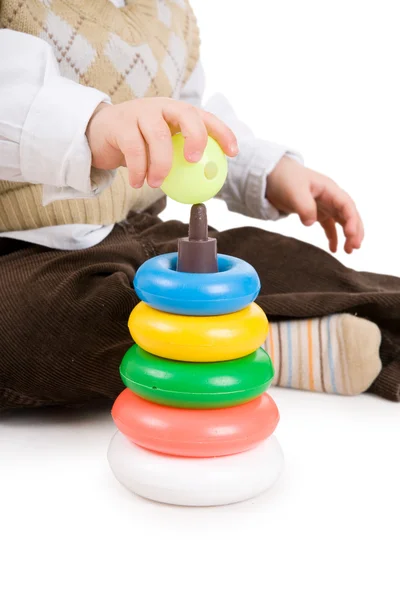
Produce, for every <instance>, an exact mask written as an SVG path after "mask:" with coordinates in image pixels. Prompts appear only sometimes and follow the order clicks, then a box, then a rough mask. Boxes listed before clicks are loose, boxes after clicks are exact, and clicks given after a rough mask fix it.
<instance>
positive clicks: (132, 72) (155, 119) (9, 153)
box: [0, 0, 400, 409]
mask: <svg viewBox="0 0 400 600" xmlns="http://www.w3.org/2000/svg"><path fill="white" fill-rule="evenodd" d="M0 27H1V29H0V304H1V307H2V308H1V312H0V408H2V409H4V408H10V407H11V408H13V407H28V406H44V405H52V406H54V405H64V406H79V405H90V404H96V403H99V402H101V401H105V402H106V403H112V402H113V401H114V399H115V398H116V396H117V395H118V394H119V392H120V391H121V389H122V383H121V380H120V377H119V372H118V366H119V363H120V360H121V358H122V356H123V355H124V353H125V352H126V350H127V349H128V347H129V346H130V345H131V343H132V342H131V338H130V335H129V332H128V328H127V320H128V316H129V314H130V312H131V310H132V308H133V306H134V305H135V303H137V302H138V299H137V297H136V295H135V292H134V290H133V288H132V281H133V278H134V275H135V272H136V270H137V269H138V267H139V266H140V265H141V264H142V263H143V262H144V261H145V260H147V259H149V258H151V257H152V256H155V255H156V254H159V253H164V252H170V251H174V250H176V246H177V239H178V238H179V237H183V236H185V235H186V230H187V226H186V225H184V224H183V223H179V222H177V221H173V222H162V221H161V220H160V219H159V217H158V216H157V215H158V214H159V213H160V212H161V210H162V209H163V207H164V205H165V198H164V195H163V193H162V192H161V190H160V186H161V185H162V182H163V180H164V178H165V177H166V175H167V174H168V172H169V169H170V167H171V160H172V145H171V134H173V133H175V132H178V131H180V132H182V133H183V135H184V137H185V156H186V158H187V160H189V161H192V162H196V161H198V160H199V159H200V158H201V156H202V153H203V151H204V148H205V145H206V141H207V135H211V136H212V137H213V138H214V139H215V140H216V141H217V142H218V143H219V144H220V146H221V147H222V149H223V150H224V152H225V153H226V155H227V156H228V157H229V174H228V178H227V181H226V184H225V185H224V187H223V189H222V190H221V193H220V197H221V198H222V199H223V200H225V201H226V203H227V205H228V207H229V209H230V210H233V211H236V212H240V213H242V214H244V215H249V216H252V217H257V218H260V219H272V220H275V219H278V218H282V217H284V216H285V215H288V214H290V213H296V214H298V215H299V217H300V219H301V221H302V223H303V224H304V225H306V226H309V225H312V224H313V223H316V222H319V224H320V225H321V226H322V227H323V229H324V231H325V233H326V236H327V238H328V241H329V248H330V250H331V251H332V252H335V251H336V249H337V245H338V238H337V233H336V226H337V225H339V226H340V227H342V229H343V232H344V236H345V250H346V252H348V253H351V252H352V251H353V250H354V249H357V248H359V247H360V245H361V243H362V240H363V236H364V232H363V225H362V221H361V219H360V216H359V214H358V211H357V208H356V206H355V204H354V202H353V200H352V199H351V198H350V197H349V195H348V194H347V193H346V192H344V191H343V190H342V189H340V187H338V186H337V185H336V184H335V183H334V182H333V181H332V180H330V179H329V178H327V177H325V176H324V175H321V174H320V173H316V172H314V171H312V170H310V169H307V168H305V167H304V166H303V164H302V160H301V157H300V156H299V155H298V154H297V153H295V152H293V151H292V150H291V149H289V148H286V147H283V146H280V145H278V144H274V143H270V142H267V141H264V140H260V139H258V138H256V137H255V136H254V135H253V134H252V132H251V131H250V130H249V129H248V128H247V127H246V126H245V125H244V124H243V123H242V122H240V121H238V119H237V118H236V116H235V114H234V113H233V111H232V109H231V107H230V106H229V104H228V103H227V101H226V100H225V99H224V98H223V97H222V96H216V97H214V98H213V99H212V100H211V101H210V102H209V104H208V105H207V106H203V105H202V95H203V88H204V84H203V72H202V69H201V64H200V61H199V32H198V28H197V24H196V19H195V16H194V14H193V12H192V9H191V7H190V5H189V2H188V1H187V0H140V1H139V0H24V1H22V0H21V1H19V0H2V1H0ZM212 235H214V236H215V237H216V238H217V239H218V248H219V252H221V253H226V254H231V255H235V256H238V257H240V258H242V259H244V260H247V261H248V262H250V263H251V264H252V265H253V266H254V267H255V269H256V270H257V271H258V273H259V275H260V279H261V282H262V291H261V295H260V296H259V299H258V303H259V305H260V306H261V307H262V308H263V309H264V310H265V312H266V313H267V315H268V317H269V318H270V319H271V332H270V336H269V339H268V341H267V346H266V348H267V350H268V352H269V353H270V354H271V356H272V359H273V361H274V363H275V367H276V376H275V383H276V384H277V385H282V386H289V387H296V388H300V389H310V390H317V391H322V392H334V393H339V394H357V393H360V392H363V391H365V390H367V389H370V390H371V391H372V392H375V393H377V394H379V395H381V396H384V397H386V398H390V399H393V400H394V399H399V393H400V392H399V387H400V359H399V348H400V328H399V315H400V286H399V280H397V279H396V278H394V277H386V276H378V275H373V274H368V273H356V272H354V271H351V270H350V269H347V268H345V267H344V266H342V265H341V264H340V263H338V262H337V261H336V260H335V259H334V258H333V257H332V256H330V255H329V254H328V253H326V252H323V251H321V250H319V249H317V248H314V247H313V246H311V245H308V244H304V243H302V242H299V241H297V240H294V239H290V238H286V237H284V236H280V235H277V234H273V233H269V232H266V231H264V230H262V229H257V228H250V227H245V228H241V229H236V230H235V231H234V232H232V231H224V232H216V231H213V232H212ZM355 315H358V316H355ZM361 317H363V318H361ZM382 366H383V368H382Z"/></svg>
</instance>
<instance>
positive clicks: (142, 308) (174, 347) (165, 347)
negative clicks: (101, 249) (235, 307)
mask: <svg viewBox="0 0 400 600" xmlns="http://www.w3.org/2000/svg"><path fill="white" fill-rule="evenodd" d="M128 327H129V331H130V333H131V336H132V337H133V339H134V340H135V342H136V343H137V344H138V346H140V347H141V348H143V350H146V351H147V352H150V354H155V355H156V356H161V357H162V358H169V359H171V360H179V361H185V362H219V361H226V360H235V359H237V358H242V357H243V356H247V355H248V354H251V353H252V352H254V351H255V350H257V349H258V348H259V347H260V346H261V345H262V344H263V342H264V341H265V338H266V337H267V334H268V320H267V317H266V316H265V313H264V312H263V310H262V309H261V308H260V307H259V306H257V304H255V303H254V302H252V303H251V304H249V306H247V307H246V308H244V309H243V310H240V311H238V312H235V313H230V314H228V315H218V316H211V317H209V316H205V317H197V316H196V317H195V316H187V315H173V314H170V313H165V312H161V311H159V310H156V309H154V308H151V307H150V306H148V305H147V304H145V303H144V302H140V303H139V304H138V305H137V306H136V307H135V308H134V309H133V311H132V313H131V315H130V317H129V322H128Z"/></svg>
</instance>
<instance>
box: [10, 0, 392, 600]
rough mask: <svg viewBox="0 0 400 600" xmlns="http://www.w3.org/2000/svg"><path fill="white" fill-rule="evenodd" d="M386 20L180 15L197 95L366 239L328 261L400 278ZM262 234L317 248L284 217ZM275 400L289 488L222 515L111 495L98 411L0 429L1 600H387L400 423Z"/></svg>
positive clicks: (216, 220)
mask: <svg viewBox="0 0 400 600" xmlns="http://www.w3.org/2000/svg"><path fill="white" fill-rule="evenodd" d="M396 4H397V3H396V2H395V0H381V1H380V2H379V3H376V2H368V1H363V2H362V1H361V0H360V1H356V0H347V1H343V0H335V2H326V1H325V2H321V0H302V2H298V1H296V0H279V1H278V0H262V1H261V0H246V1H241V2H239V1H237V2H234V1H232V0H229V1H228V0H218V1H217V0H213V1H211V0H209V1H208V2H206V0H193V5H194V7H195V9H197V13H198V17H199V21H200V25H201V28H202V39H203V61H204V64H205V68H206V71H207V74H208V92H209V93H210V94H211V93H213V92H214V91H222V92H223V93H225V94H226V95H227V96H228V97H229V98H230V100H231V102H232V103H233V104H234V106H235V107H236V109H237V111H238V113H239V115H240V116H241V117H242V118H243V119H245V120H247V122H248V123H250V125H251V126H252V127H253V129H254V130H255V131H257V133H258V134H259V135H260V136H265V137H266V138H268V139H271V140H274V141H278V142H284V143H288V144H289V145H291V146H294V147H295V148H297V149H299V150H300V151H301V152H302V153H303V155H304V157H305V160H306V163H307V165H308V166H310V167H312V168H314V169H317V170H320V171H322V172H325V173H326V174H328V175H330V176H331V177H333V178H334V179H336V180H337V182H338V183H339V184H340V185H341V186H342V187H344V188H345V189H346V190H347V191H348V192H349V193H350V194H352V195H353V197H354V199H355V200H356V201H357V203H358V206H359V208H360V210H361V213H362V216H363V218H364V222H365V225H366V240H365V242H364V246H363V248H362V249H361V250H360V251H358V252H357V253H356V254H354V255H353V256H351V257H347V256H344V255H343V254H339V257H340V259H342V260H343V261H344V262H345V263H346V264H347V265H349V266H351V267H353V268H357V269H362V270H370V271H377V272H386V273H391V274H393V275H400V267H399V254H400V252H399V250H400V241H399V238H398V223H399V217H400V208H399V206H400V204H399V194H400V193H399V176H398V174H399V164H400V152H399V137H400V135H399V134H400V122H399V107H400V94H399V75H398V74H399V61H400V42H399V35H398V18H397V5H396ZM209 212H210V218H211V222H212V224H213V225H214V226H216V227H219V228H221V229H222V228H226V227H235V226H240V225H242V224H245V223H249V222H250V221H249V220H247V219H244V218H243V217H241V216H238V215H228V213H227V212H226V211H225V209H224V206H223V205H222V203H219V202H215V203H214V204H213V203H211V204H210V208H209ZM165 217H166V218H170V217H171V218H172V217H174V218H175V217H178V218H183V219H186V218H187V209H185V207H179V206H177V205H171V206H170V207H169V208H168V209H167V211H166V213H165ZM257 224H258V225H259V226H265V227H266V228H268V229H270V230H273V231H279V232H282V233H286V234H288V235H293V236H296V237H299V238H301V239H304V240H307V241H312V242H313V243H315V244H317V245H321V246H323V247H326V243H325V241H324V239H323V235H322V231H319V229H318V227H313V228H311V229H305V228H303V227H302V226H301V225H300V224H299V222H298V220H297V219H296V218H295V217H291V218H290V219H287V220H285V221H282V222H280V223H277V224H271V223H268V224H265V225H264V224H260V223H257ZM260 251H262V249H260ZM273 395H274V397H275V399H276V401H277V403H278V405H279V408H280V411H281V424H280V426H279V428H278V431H277V435H278V437H279V439H280V442H281V444H282V446H283V449H284V451H285V454H286V461H287V463H286V471H285V473H284V475H283V477H282V479H281V480H280V482H279V483H278V484H277V485H276V487H275V488H274V489H273V490H272V491H271V492H270V493H269V494H268V495H266V496H262V497H260V498H258V499H256V500H254V501H251V502H248V503H244V504H241V505H237V506H232V507H223V508H219V509H181V508H172V507H166V506H160V505H156V504H153V503H150V502H146V501H144V500H140V499H138V498H135V497H134V496H131V495H130V494H129V493H128V492H126V491H125V490H124V489H122V488H121V487H120V486H119V484H118V483H117V482H116V481H114V479H113V477H112V475H111V473H110V472H109V469H108V466H107V461H106V451H107V446H108V442H109V440H110V438H111V435H112V433H113V432H114V427H113V424H112V422H111V419H110V417H109V415H108V413H106V412H102V413H100V414H99V413H85V412H79V413H69V412H68V413H63V412H57V413H52V412H48V411H41V412H40V413H33V414H32V413H31V414H30V413H24V414H19V415H8V416H4V417H2V420H1V421H0V596H1V598H4V600H14V599H18V600H22V599H28V598H34V599H36V598H41V599H45V600H47V599H52V600H53V599H54V600H55V599H57V600H63V599H64V598H65V599H67V598H68V599H72V598H74V599H78V600H80V599H91V598H103V597H104V598H123V597H128V598H135V599H138V600H147V599H151V600H153V599H154V600H155V599H158V598H167V599H169V598H174V599H176V600H180V599H182V600H183V599H184V600H197V599H200V598H201V599H202V600H203V599H210V600H214V599H224V600H225V599H228V598H234V599H235V598H246V600H250V599H255V600H261V599H262V600H265V599H266V598H271V599H272V600H281V599H293V598H300V599H303V598H304V599H308V600H314V599H315V600H317V599H318V600H320V599H324V600H328V599H331V598H332V599H335V600H336V599H337V598H340V599H341V600H343V599H345V600H347V599H352V600H353V599H354V598H357V599H358V598H363V599H364V598H379V599H385V600H391V599H396V600H398V598H399V594H400V582H399V575H398V557H399V550H398V548H399V537H400V519H399V507H400V482H399V478H400V476H399V460H400V406H398V405H396V404H392V403H389V402H386V401H384V400H381V399H377V398H373V397H368V396H362V397H357V398H339V397H336V398H335V397H333V396H322V395H317V394H315V395H313V394H307V393H299V392H295V391H285V390H273Z"/></svg>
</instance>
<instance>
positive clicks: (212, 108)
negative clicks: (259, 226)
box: [181, 64, 302, 220]
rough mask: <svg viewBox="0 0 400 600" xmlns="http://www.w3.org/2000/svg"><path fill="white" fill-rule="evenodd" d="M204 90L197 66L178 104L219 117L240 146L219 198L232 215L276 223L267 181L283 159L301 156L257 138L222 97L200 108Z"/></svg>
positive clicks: (276, 214) (231, 162) (202, 75)
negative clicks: (241, 215) (196, 108)
mask: <svg viewBox="0 0 400 600" xmlns="http://www.w3.org/2000/svg"><path fill="white" fill-rule="evenodd" d="M204 89H205V77H204V72H203V69H202V67H201V65H200V64H198V65H197V66H196V68H195V70H194V71H193V73H192V75H191V77H190V78H189V80H188V82H187V84H186V86H185V88H184V90H183V93H182V95H181V100H184V101H186V102H189V103H191V104H194V105H195V106H199V107H200V106H202V107H203V108H204V109H205V110H208V111H209V112H212V113H213V114H215V115H216V116H217V117H219V118H220V119H221V120H222V121H224V123H226V124H227V125H228V126H229V127H230V128H231V129H232V131H233V132H234V133H235V135H236V137H237V139H238V144H239V155H238V156H237V157H235V158H229V159H228V160H229V169H228V177H227V180H226V182H225V185H224V187H223V188H222V190H221V191H220V193H219V197H220V198H222V199H223V200H225V202H226V204H227V205H228V208H229V209H230V210H232V211H234V212H238V213H241V214H244V215H247V216H249V217H255V218H259V219H269V220H277V219H279V218H280V217H282V216H283V215H282V214H281V213H279V211H278V210H277V209H276V208H275V207H273V206H272V204H271V203H270V202H269V201H268V199H267V197H268V191H267V177H268V175H269V174H270V173H271V171H273V169H274V168H275V166H276V165H277V163H278V162H279V161H280V159H281V158H282V157H283V156H285V155H286V156H290V157H291V158H293V159H294V160H297V161H299V162H302V158H301V156H300V155H299V154H298V153H297V152H295V151H294V150H291V149H290V148H287V147H286V146H281V145H279V144H275V143H272V142H267V141H265V140H261V139H259V138H257V137H256V136H255V135H254V133H253V132H252V131H251V129H250V128H249V127H248V126H247V125H246V124H245V123H243V122H242V121H240V120H239V119H238V117H237V116H236V114H235V112H234V110H233V108H232V106H231V105H230V104H229V102H228V101H227V99H226V98H225V97H224V96H223V95H222V94H216V95H215V96H213V97H212V98H210V100H208V101H207V102H206V103H205V104H204V105H203V94H204Z"/></svg>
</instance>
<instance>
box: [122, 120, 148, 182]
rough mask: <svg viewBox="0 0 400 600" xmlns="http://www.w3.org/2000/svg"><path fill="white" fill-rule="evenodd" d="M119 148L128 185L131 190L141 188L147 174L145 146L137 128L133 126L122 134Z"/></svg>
mask: <svg viewBox="0 0 400 600" xmlns="http://www.w3.org/2000/svg"><path fill="white" fill-rule="evenodd" d="M119 148H120V150H121V152H122V154H123V155H124V158H125V164H126V167H127V169H128V172H129V183H130V185H131V186H132V187H133V188H141V187H142V186H143V184H144V180H145V178H146V174H147V151H146V144H145V141H144V139H143V136H142V134H141V133H140V131H139V127H138V126H137V124H135V125H134V126H133V127H130V128H129V131H128V132H124V133H123V134H122V138H121V139H120V140H119Z"/></svg>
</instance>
